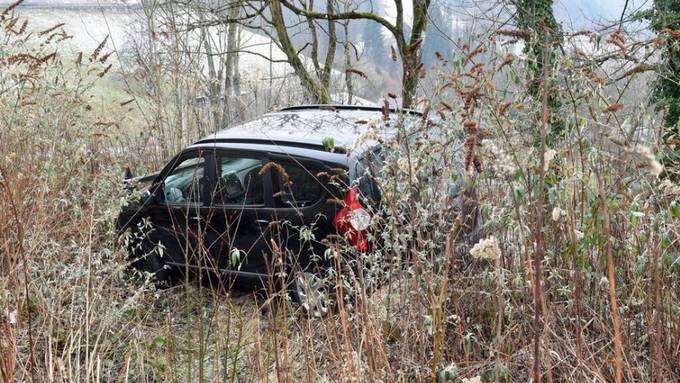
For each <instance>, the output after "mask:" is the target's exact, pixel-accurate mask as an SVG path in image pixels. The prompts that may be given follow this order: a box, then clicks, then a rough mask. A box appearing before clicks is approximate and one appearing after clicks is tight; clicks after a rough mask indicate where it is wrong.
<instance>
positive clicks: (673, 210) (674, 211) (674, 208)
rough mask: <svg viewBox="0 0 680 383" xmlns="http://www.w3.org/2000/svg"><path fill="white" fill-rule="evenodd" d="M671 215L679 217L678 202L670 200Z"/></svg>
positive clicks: (679, 208) (679, 205) (679, 207)
mask: <svg viewBox="0 0 680 383" xmlns="http://www.w3.org/2000/svg"><path fill="white" fill-rule="evenodd" d="M671 215H672V216H673V218H680V204H678V202H677V201H673V202H671Z"/></svg>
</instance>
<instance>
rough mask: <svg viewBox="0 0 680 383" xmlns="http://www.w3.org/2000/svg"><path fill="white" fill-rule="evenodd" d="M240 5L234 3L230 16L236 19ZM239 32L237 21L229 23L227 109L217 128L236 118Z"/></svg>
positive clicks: (225, 93)
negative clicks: (235, 101) (223, 119)
mask: <svg viewBox="0 0 680 383" xmlns="http://www.w3.org/2000/svg"><path fill="white" fill-rule="evenodd" d="M239 11H240V7H239V5H238V3H234V4H232V6H231V8H230V9H229V18H230V19H231V20H233V19H236V18H237V17H238V16H239V13H240V12H239ZM238 33H239V26H238V24H237V23H235V22H231V23H229V25H228V27H227V62H226V65H225V72H226V74H225V76H224V96H225V104H226V111H225V113H224V116H225V121H223V123H222V126H219V127H218V128H217V129H222V128H224V127H226V126H227V125H230V124H231V123H232V122H233V120H234V110H235V109H236V108H235V103H234V100H235V97H234V95H235V94H236V96H238V93H236V92H235V84H236V81H235V77H236V76H237V74H238V53H237V52H238V48H239V43H238Z"/></svg>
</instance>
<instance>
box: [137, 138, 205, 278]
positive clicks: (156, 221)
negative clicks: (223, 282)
mask: <svg viewBox="0 0 680 383" xmlns="http://www.w3.org/2000/svg"><path fill="white" fill-rule="evenodd" d="M207 169H208V157H207V155H206V152H205V151H204V150H201V149H193V150H188V151H185V152H183V153H182V154H180V155H179V156H177V157H176V158H175V159H173V160H172V161H171V162H170V163H169V164H168V165H167V166H166V168H165V169H164V170H163V171H162V172H161V173H160V175H159V180H158V181H157V183H158V184H159V186H158V188H157V189H156V195H155V203H154V204H153V205H152V206H151V207H150V210H151V211H150V214H149V216H150V217H151V220H152V223H153V226H154V231H155V234H153V235H152V237H151V238H152V240H153V241H154V242H156V243H160V244H162V245H163V246H164V247H165V251H164V253H165V254H167V258H166V260H165V261H166V263H167V264H169V265H174V266H180V265H182V266H183V265H189V266H192V267H194V266H196V265H197V264H198V263H199V262H198V260H199V258H200V255H201V253H202V252H201V249H202V248H203V247H204V246H203V242H204V236H203V232H204V231H205V230H204V228H203V226H204V222H205V216H206V215H207V214H208V212H209V200H210V199H209V193H208V191H209V190H210V187H209V182H210V180H209V177H207V174H208V173H207Z"/></svg>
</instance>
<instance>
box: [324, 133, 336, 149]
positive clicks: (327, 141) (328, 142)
mask: <svg viewBox="0 0 680 383" xmlns="http://www.w3.org/2000/svg"><path fill="white" fill-rule="evenodd" d="M321 143H323V148H324V149H325V150H326V151H327V152H332V151H333V149H335V140H334V139H333V137H330V136H326V137H324V138H323V141H321Z"/></svg>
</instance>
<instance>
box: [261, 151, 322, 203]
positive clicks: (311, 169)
mask: <svg viewBox="0 0 680 383" xmlns="http://www.w3.org/2000/svg"><path fill="white" fill-rule="evenodd" d="M273 162H274V163H276V164H278V165H281V168H280V169H279V168H278V166H277V167H273V168H272V169H273V171H274V172H275V173H276V180H277V184H278V189H279V192H278V193H277V198H276V201H277V205H279V206H282V207H305V206H310V205H314V204H315V203H317V202H319V200H320V199H321V197H323V195H324V188H323V184H322V181H321V180H319V179H318V178H317V176H316V175H317V174H318V173H319V172H320V171H321V168H320V167H319V166H318V165H316V164H310V163H306V162H298V161H295V160H292V159H290V160H289V159H277V160H274V161H273Z"/></svg>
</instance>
